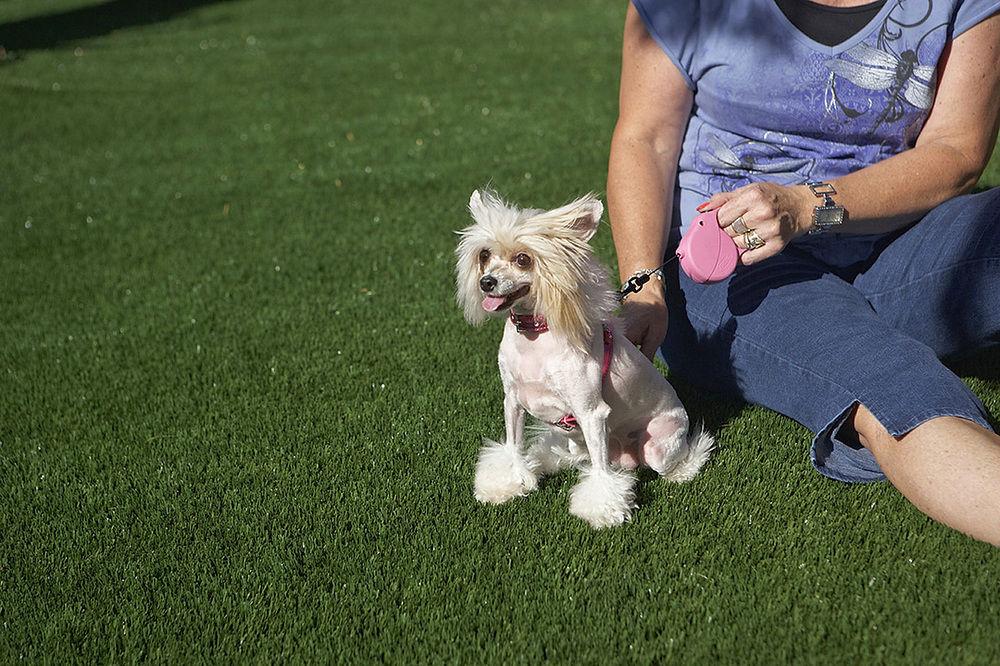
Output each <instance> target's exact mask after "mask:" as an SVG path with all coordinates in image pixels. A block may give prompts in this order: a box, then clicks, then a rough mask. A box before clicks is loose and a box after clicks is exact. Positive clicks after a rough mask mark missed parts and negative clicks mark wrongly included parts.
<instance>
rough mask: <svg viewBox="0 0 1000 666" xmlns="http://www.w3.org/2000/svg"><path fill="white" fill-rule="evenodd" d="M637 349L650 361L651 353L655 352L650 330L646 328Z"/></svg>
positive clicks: (654, 343)
mask: <svg viewBox="0 0 1000 666" xmlns="http://www.w3.org/2000/svg"><path fill="white" fill-rule="evenodd" d="M639 351H641V352H642V355H643V356H645V357H646V358H648V359H649V360H650V361H652V360H653V355H654V354H656V342H655V341H654V340H653V336H652V331H651V330H650V329H648V328H647V329H646V334H645V335H644V336H643V338H642V344H641V345H639Z"/></svg>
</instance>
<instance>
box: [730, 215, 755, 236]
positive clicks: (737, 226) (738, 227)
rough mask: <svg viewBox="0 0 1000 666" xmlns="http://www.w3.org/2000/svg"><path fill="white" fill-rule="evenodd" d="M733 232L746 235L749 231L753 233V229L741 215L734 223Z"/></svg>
mask: <svg viewBox="0 0 1000 666" xmlns="http://www.w3.org/2000/svg"><path fill="white" fill-rule="evenodd" d="M733 231H735V232H736V233H738V234H745V233H746V232H748V231H753V229H751V228H750V227H748V226H747V223H746V222H744V221H743V216H742V215H740V216H739V217H738V218H736V219H735V220H734V221H733Z"/></svg>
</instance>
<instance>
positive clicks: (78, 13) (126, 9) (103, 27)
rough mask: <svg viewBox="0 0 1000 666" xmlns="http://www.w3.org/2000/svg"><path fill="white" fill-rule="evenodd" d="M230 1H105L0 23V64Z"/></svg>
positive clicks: (167, 19) (229, 0)
mask: <svg viewBox="0 0 1000 666" xmlns="http://www.w3.org/2000/svg"><path fill="white" fill-rule="evenodd" d="M231 1H232V0H170V1H169V2H162V1H157V0H108V1H107V2H102V3H100V4H95V5H89V6H86V7H78V8H76V9H71V10H68V11H64V12H58V13H55V14H44V15H42V16H33V17H31V18H27V19H22V20H20V21H11V22H9V23H4V24H0V62H2V61H4V60H6V61H8V62H9V61H11V60H13V59H14V58H15V57H17V56H20V55H22V54H24V53H25V52H27V51H37V50H43V49H51V48H55V47H58V46H62V45H63V44H66V43H70V42H76V41H80V40H84V39H90V38H92V37H100V36H102V35H107V34H109V33H111V32H114V31H115V30H121V29H124V28H134V27H137V26H143V25H150V24H153V23H161V22H163V21H169V20H170V19H173V18H175V17H177V16H179V15H181V14H184V13H186V12H189V11H191V10H193V9H197V8H199V7H202V6H204V5H211V4H215V3H217V2H231Z"/></svg>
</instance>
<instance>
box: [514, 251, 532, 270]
mask: <svg viewBox="0 0 1000 666" xmlns="http://www.w3.org/2000/svg"><path fill="white" fill-rule="evenodd" d="M514 263H515V264H517V267H518V268H520V269H522V270H528V269H529V268H531V257H529V256H528V255H526V254H525V253H524V252H522V253H521V254H519V255H517V256H516V257H514Z"/></svg>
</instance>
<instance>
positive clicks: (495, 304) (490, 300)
mask: <svg viewBox="0 0 1000 666" xmlns="http://www.w3.org/2000/svg"><path fill="white" fill-rule="evenodd" d="M506 300H507V297H506V296H487V297H486V298H484V299H483V309H484V310H486V311H487V312H496V311H497V310H499V309H500V306H501V305H503V304H504V302H506Z"/></svg>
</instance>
